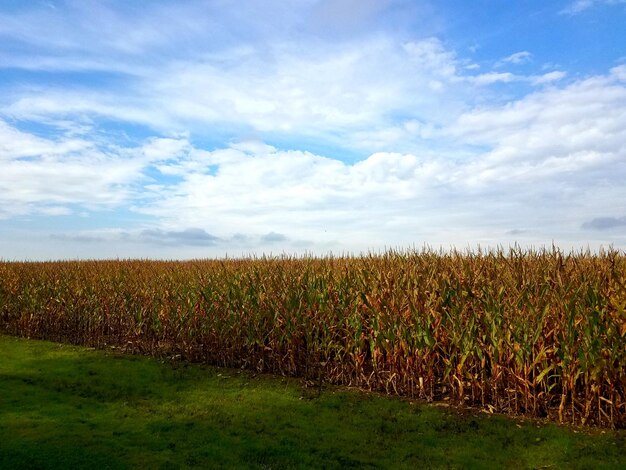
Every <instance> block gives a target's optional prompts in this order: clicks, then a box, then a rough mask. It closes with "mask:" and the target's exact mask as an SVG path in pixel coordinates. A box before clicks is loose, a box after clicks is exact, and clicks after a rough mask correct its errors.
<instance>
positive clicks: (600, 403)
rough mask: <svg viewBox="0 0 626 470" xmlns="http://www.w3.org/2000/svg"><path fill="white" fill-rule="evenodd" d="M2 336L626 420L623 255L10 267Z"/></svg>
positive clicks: (0, 316) (418, 254) (502, 408)
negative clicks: (37, 339)
mask: <svg viewBox="0 0 626 470" xmlns="http://www.w3.org/2000/svg"><path fill="white" fill-rule="evenodd" d="M0 333H4V334H10V335H17V336H24V337H31V338H43V339H48V340H54V341H60V342H68V343H72V344H81V345H88V346H93V347H98V348H103V347H111V346H115V347H117V348H121V349H123V350H125V351H128V352H132V353H139V354H148V355H153V356H169V357H171V356H176V357H181V358H183V359H186V360H191V361H201V362H206V363H210V364H215V365H223V366H229V367H244V368H249V369H256V370H258V371H268V372H273V373H279V374H285V375H290V376H299V377H305V378H307V379H310V380H319V381H323V382H326V383H333V384H344V385H351V386H357V387H361V388H364V389H368V390H376V391H384V392H387V393H390V394H397V395H403V396H409V397H415V398H421V399H425V400H448V401H449V402H450V403H463V404H466V405H471V406H477V407H481V408H483V409H485V410H488V411H497V412H506V413H512V414H523V415H528V416H537V417H544V416H548V417H551V418H554V419H557V420H559V421H561V422H569V423H576V424H587V425H598V426H608V427H620V428H623V427H625V424H626V256H624V254H623V253H620V252H617V251H614V250H609V251H603V252H600V253H599V254H592V253H589V252H580V253H574V252H572V253H570V254H564V253H562V252H560V251H559V250H557V249H554V248H553V249H552V250H541V251H536V250H528V251H522V250H520V249H511V250H508V251H504V250H498V251H489V252H480V251H478V252H464V253H461V252H452V253H444V252H434V251H432V250H423V251H413V252H394V251H390V252H387V253H385V254H382V255H366V256H361V257H326V258H290V257H280V258H254V259H253V258H250V259H239V260H197V261H185V262H174V261H171V262H170V261H71V262H0Z"/></svg>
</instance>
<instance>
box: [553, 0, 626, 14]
mask: <svg viewBox="0 0 626 470" xmlns="http://www.w3.org/2000/svg"><path fill="white" fill-rule="evenodd" d="M623 3H626V0H575V1H574V2H572V3H570V4H569V5H568V6H567V7H566V8H564V9H563V10H561V13H562V14H567V15H576V14H578V13H581V12H583V11H585V10H588V9H589V8H591V7H593V6H596V5H619V4H623Z"/></svg>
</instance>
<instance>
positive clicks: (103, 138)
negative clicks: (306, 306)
mask: <svg viewBox="0 0 626 470" xmlns="http://www.w3.org/2000/svg"><path fill="white" fill-rule="evenodd" d="M624 24H626V1H624V0H567V1H554V2H543V1H530V0H528V1H519V2H495V1H476V2H463V1H452V0H449V1H445V0H444V1H437V2H435V1H420V0H416V1H406V0H299V1H293V2H284V1H273V0H269V1H260V0H248V1H241V2H226V1H223V0H214V1H178V2H166V1H156V0H154V1H142V2H139V1H136V2H128V1H121V0H119V1H84V0H81V1H79V0H76V1H55V0H45V1H44V0H42V1H37V0H33V1H29V2H23V1H21V0H20V1H18V0H0V44H1V45H2V47H0V258H2V259H57V258H110V257H141V258H146V257H149V258H190V257H215V256H217V257H221V256H224V255H226V254H228V255H229V256H240V255H246V254H251V253H257V254H260V253H275V254H276V253H283V252H284V253H316V254H324V253H328V252H333V253H336V254H341V253H347V252H350V253H359V252H362V251H368V250H380V249H383V248H385V247H393V248H408V247H418V248H419V247H422V246H423V245H430V246H433V247H440V246H442V247H444V248H447V247H451V246H456V247H458V248H462V249H464V248H468V247H470V248H475V247H477V246H478V245H480V246H482V247H496V246H505V247H506V246H508V245H511V244H513V243H517V244H519V245H521V246H535V247H540V246H543V245H548V246H549V245H551V244H552V243H553V242H554V243H555V244H557V245H558V246H561V247H563V248H565V249H569V248H587V247H590V248H592V249H597V248H599V247H601V246H605V247H606V246H609V245H613V246H615V247H618V248H622V249H625V248H626V184H624V181H626V111H625V110H626V29H625V28H624Z"/></svg>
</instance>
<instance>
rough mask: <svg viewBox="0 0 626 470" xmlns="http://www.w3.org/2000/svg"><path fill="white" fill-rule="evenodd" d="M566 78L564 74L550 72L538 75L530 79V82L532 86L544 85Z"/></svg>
mask: <svg viewBox="0 0 626 470" xmlns="http://www.w3.org/2000/svg"><path fill="white" fill-rule="evenodd" d="M566 76H567V73H566V72H562V71H560V70H554V71H552V72H547V73H544V74H543V75H539V76H536V77H531V78H530V81H531V83H533V84H534V85H544V84H546V83H553V82H557V81H559V80H562V79H564V78H565V77H566Z"/></svg>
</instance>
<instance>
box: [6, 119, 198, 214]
mask: <svg viewBox="0 0 626 470" xmlns="http://www.w3.org/2000/svg"><path fill="white" fill-rule="evenodd" d="M187 145H188V142H187V141H186V139H184V138H182V139H171V138H153V139H148V141H147V142H146V143H145V145H143V146H139V147H129V148H123V147H119V146H117V145H112V144H109V143H106V142H105V143H103V142H100V141H99V139H98V136H93V137H92V138H75V137H67V136H64V135H61V136H59V137H56V138H43V137H39V136H36V135H34V134H32V133H28V132H24V131H20V130H18V129H17V128H15V127H12V126H10V125H8V124H7V123H6V122H4V121H2V120H0V161H1V162H2V172H1V173H0V218H8V217H13V216H16V215H28V214H41V215H67V214H69V213H71V209H70V208H69V206H71V205H81V206H84V207H87V208H101V209H103V208H112V207H118V206H120V205H121V204H123V203H125V202H128V201H130V200H132V199H135V198H137V197H138V191H139V189H140V187H139V186H138V185H139V183H140V182H144V181H146V175H145V174H144V171H145V170H146V168H147V167H148V166H150V165H153V164H155V163H157V162H159V161H162V160H167V159H170V158H176V157H177V155H178V154H179V153H180V151H181V150H182V149H184V148H185V146H187Z"/></svg>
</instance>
